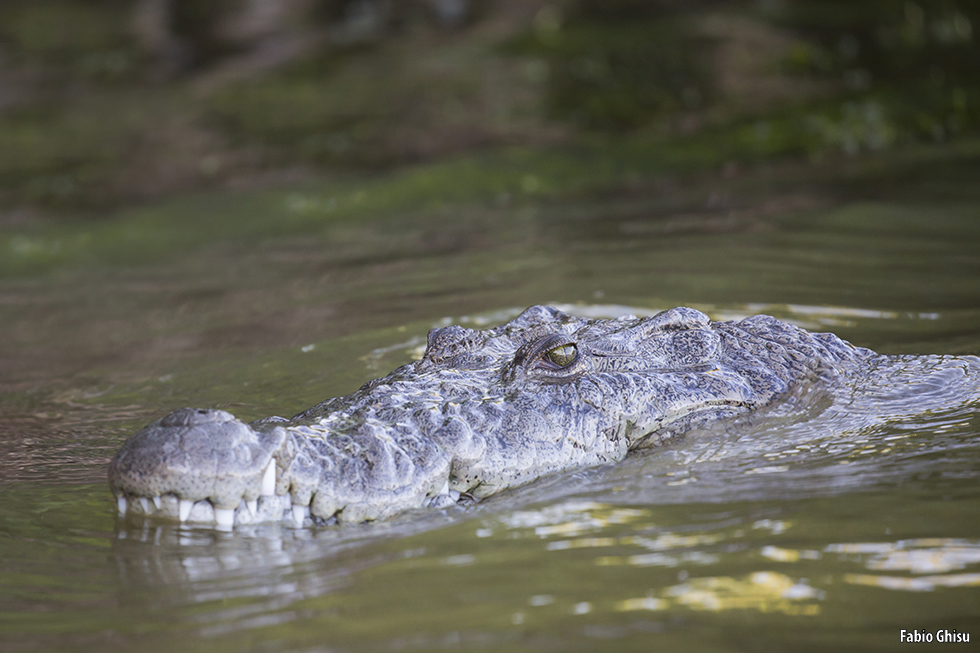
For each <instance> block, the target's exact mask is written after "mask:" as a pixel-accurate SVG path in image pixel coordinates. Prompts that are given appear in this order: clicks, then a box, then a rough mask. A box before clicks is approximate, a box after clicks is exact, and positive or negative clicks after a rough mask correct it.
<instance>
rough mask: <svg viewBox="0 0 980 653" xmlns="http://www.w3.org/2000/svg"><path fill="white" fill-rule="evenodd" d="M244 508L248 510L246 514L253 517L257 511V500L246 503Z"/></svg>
mask: <svg viewBox="0 0 980 653" xmlns="http://www.w3.org/2000/svg"><path fill="white" fill-rule="evenodd" d="M245 507H247V508H248V512H249V513H250V514H251V515H252V516H253V517H254V516H255V514H256V513H257V512H258V511H259V500H258V499H252V500H251V501H246V502H245Z"/></svg>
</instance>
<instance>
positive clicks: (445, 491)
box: [439, 481, 449, 494]
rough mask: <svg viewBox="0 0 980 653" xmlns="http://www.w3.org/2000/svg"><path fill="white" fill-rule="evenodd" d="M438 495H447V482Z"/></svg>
mask: <svg viewBox="0 0 980 653" xmlns="http://www.w3.org/2000/svg"><path fill="white" fill-rule="evenodd" d="M439 494H449V481H446V483H445V485H443V486H442V489H441V490H439Z"/></svg>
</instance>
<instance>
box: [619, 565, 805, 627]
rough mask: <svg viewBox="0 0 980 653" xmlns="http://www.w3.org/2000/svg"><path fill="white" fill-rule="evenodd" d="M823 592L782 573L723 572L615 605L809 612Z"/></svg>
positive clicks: (648, 607) (647, 607)
mask: <svg viewBox="0 0 980 653" xmlns="http://www.w3.org/2000/svg"><path fill="white" fill-rule="evenodd" d="M823 595H824V592H821V591H818V590H815V589H813V588H812V587H810V586H809V585H807V584H806V583H805V582H803V581H794V580H793V579H791V578H790V577H789V576H786V575H784V574H779V573H776V572H772V571H757V572H755V573H753V574H750V575H749V576H747V577H746V578H744V579H741V580H739V579H735V578H730V577H727V576H721V577H718V576H711V577H707V578H697V579H694V580H692V581H690V582H687V583H681V584H680V585H672V586H671V587H668V588H667V589H665V590H664V591H663V595H662V597H661V598H651V597H643V598H639V599H626V600H625V601H620V602H619V603H618V604H617V606H616V607H617V609H618V610H622V611H624V612H625V611H629V610H669V609H671V608H676V607H685V608H689V609H691V610H709V611H712V612H719V611H721V610H758V611H759V612H781V613H783V614H788V615H806V616H813V615H817V614H819V613H820V606H819V605H818V604H816V603H812V602H810V601H812V600H813V599H820V598H823Z"/></svg>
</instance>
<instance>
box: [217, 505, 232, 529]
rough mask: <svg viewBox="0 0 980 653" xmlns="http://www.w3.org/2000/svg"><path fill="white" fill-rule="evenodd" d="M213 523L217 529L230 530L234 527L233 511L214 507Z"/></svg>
mask: <svg viewBox="0 0 980 653" xmlns="http://www.w3.org/2000/svg"><path fill="white" fill-rule="evenodd" d="M214 523H215V524H217V525H218V528H229V529H230V528H231V527H232V526H234V525H235V509H234V508H219V507H217V506H215V507H214Z"/></svg>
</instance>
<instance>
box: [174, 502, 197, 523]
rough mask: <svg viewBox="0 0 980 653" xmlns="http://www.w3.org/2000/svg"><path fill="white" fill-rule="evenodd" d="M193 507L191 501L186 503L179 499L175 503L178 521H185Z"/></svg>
mask: <svg viewBox="0 0 980 653" xmlns="http://www.w3.org/2000/svg"><path fill="white" fill-rule="evenodd" d="M193 507H194V502H193V501H188V500H187V499H181V500H180V501H179V502H178V503H177V514H178V516H179V517H180V521H187V518H188V517H190V516H191V508H193Z"/></svg>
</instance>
